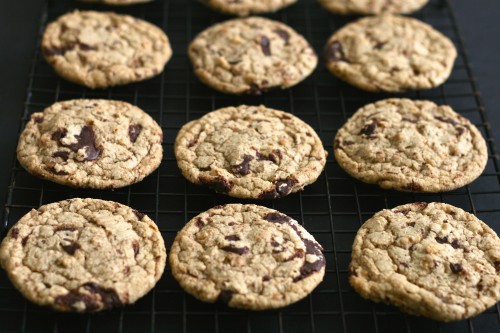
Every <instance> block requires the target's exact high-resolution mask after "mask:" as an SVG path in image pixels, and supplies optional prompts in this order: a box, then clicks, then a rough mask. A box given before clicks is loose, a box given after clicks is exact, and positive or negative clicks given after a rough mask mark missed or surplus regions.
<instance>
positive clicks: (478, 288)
mask: <svg viewBox="0 0 500 333" xmlns="http://www.w3.org/2000/svg"><path fill="white" fill-rule="evenodd" d="M476 288H477V291H483V288H484V287H483V285H482V284H481V283H479V284H478V285H477V286H476Z"/></svg>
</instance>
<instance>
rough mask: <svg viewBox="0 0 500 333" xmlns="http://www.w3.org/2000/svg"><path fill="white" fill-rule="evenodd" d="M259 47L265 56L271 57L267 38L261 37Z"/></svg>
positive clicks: (269, 43)
mask: <svg viewBox="0 0 500 333" xmlns="http://www.w3.org/2000/svg"><path fill="white" fill-rule="evenodd" d="M260 47H261V49H262V53H264V55H265V56H270V55H271V42H270V41H269V38H267V37H266V36H261V37H260Z"/></svg>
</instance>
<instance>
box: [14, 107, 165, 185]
mask: <svg viewBox="0 0 500 333" xmlns="http://www.w3.org/2000/svg"><path fill="white" fill-rule="evenodd" d="M162 138H163V133H162V130H161V128H160V126H158V124H157V123H156V122H155V121H154V120H153V119H152V118H151V117H150V116H149V115H148V114H146V113H145V112H144V111H142V110H141V109H139V108H137V107H135V106H133V105H130V104H128V103H126V102H120V101H111V100H92V99H76V100H69V101H64V102H58V103H55V104H53V105H51V106H50V107H48V108H46V109H45V110H44V111H43V112H36V113H34V114H33V115H31V119H30V120H29V122H28V123H27V124H26V128H25V129H24V131H23V132H22V133H21V137H20V139H19V143H18V146H17V158H18V160H19V163H20V164H21V165H22V166H23V167H24V168H25V169H26V170H27V171H28V172H30V173H32V174H34V175H36V176H39V177H42V178H44V179H47V180H51V181H54V182H56V183H59V184H63V185H69V186H72V187H84V188H98V189H113V188H117V187H123V186H126V185H130V184H133V183H136V182H139V181H141V180H142V179H143V178H144V177H146V176H147V175H149V174H150V173H151V172H153V171H154V170H155V169H156V168H158V166H159V165H160V162H161V159H162V155H163V150H162V146H161V142H162Z"/></svg>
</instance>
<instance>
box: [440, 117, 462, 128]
mask: <svg viewBox="0 0 500 333" xmlns="http://www.w3.org/2000/svg"><path fill="white" fill-rule="evenodd" d="M434 118H436V119H437V120H439V121H442V122H443V123H448V124H451V125H453V126H457V125H458V123H457V122H456V121H454V120H452V119H450V118H446V117H440V116H436V117H434Z"/></svg>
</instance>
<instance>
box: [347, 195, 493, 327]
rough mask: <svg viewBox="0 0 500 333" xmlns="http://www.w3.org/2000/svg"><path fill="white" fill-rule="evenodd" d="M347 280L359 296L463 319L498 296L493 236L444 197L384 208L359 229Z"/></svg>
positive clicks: (420, 312) (433, 315) (411, 310)
mask: <svg viewBox="0 0 500 333" xmlns="http://www.w3.org/2000/svg"><path fill="white" fill-rule="evenodd" d="M349 282H350V284H351V285H352V286H353V287H354V289H355V290H356V291H357V292H358V293H360V294H361V295H362V296H363V297H365V298H368V299H371V300H373V301H376V302H385V303H388V304H392V305H395V306H397V307H399V308H400V309H401V310H403V311H405V312H408V313H410V314H413V315H421V316H426V317H430V318H433V319H435V320H442V321H451V320H462V319H466V318H469V317H472V316H474V315H476V314H479V313H480V312H482V311H484V310H486V309H487V308H489V307H491V306H493V305H494V304H495V303H496V302H498V301H499V300H500V239H499V238H498V236H497V235H496V233H495V232H494V231H493V230H492V229H491V228H489V227H488V226H487V225H486V224H485V223H483V222H482V221H480V220H479V219H478V218H477V217H475V216H474V215H472V214H469V213H467V212H465V211H463V210H462V209H460V208H457V207H453V206H451V205H448V204H444V203H425V202H420V203H412V204H407V205H402V206H398V207H396V208H393V209H390V210H388V209H386V210H383V211H381V212H379V213H377V214H375V215H374V216H373V217H372V218H370V219H369V220H368V221H366V222H365V224H363V226H362V227H361V228H360V229H359V231H358V233H357V235H356V238H355V240H354V244H353V248H352V261H351V264H350V266H349Z"/></svg>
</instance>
